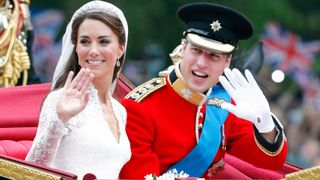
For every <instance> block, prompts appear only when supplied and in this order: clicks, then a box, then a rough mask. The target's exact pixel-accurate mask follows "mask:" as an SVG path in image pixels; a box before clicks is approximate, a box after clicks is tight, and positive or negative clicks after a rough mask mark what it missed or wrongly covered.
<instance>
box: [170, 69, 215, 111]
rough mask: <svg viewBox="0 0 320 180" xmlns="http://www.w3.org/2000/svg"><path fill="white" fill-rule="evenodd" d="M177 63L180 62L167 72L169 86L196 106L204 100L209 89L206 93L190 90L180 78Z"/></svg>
mask: <svg viewBox="0 0 320 180" xmlns="http://www.w3.org/2000/svg"><path fill="white" fill-rule="evenodd" d="M179 64H180V63H177V64H176V66H175V68H174V70H172V71H171V72H170V73H169V74H168V81H169V84H170V86H171V87H172V88H173V89H174V91H175V92H176V93H177V94H179V95H180V96H181V97H182V98H183V99H185V100H186V101H188V102H190V103H192V104H194V105H197V106H199V105H202V104H203V103H204V102H205V101H206V99H207V95H208V94H210V92H211V89H210V90H209V91H210V92H207V93H206V95H205V94H202V93H199V92H195V91H192V90H191V89H190V88H189V87H188V85H187V83H185V81H184V80H183V78H182V75H181V73H180V69H179Z"/></svg>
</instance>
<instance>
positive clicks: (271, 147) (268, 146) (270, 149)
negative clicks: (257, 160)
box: [253, 114, 285, 156]
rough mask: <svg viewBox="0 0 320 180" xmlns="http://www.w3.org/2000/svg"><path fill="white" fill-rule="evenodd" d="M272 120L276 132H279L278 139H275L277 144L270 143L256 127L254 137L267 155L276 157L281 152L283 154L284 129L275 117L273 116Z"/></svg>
mask: <svg viewBox="0 0 320 180" xmlns="http://www.w3.org/2000/svg"><path fill="white" fill-rule="evenodd" d="M272 120H273V122H274V124H275V127H276V131H277V137H276V139H275V142H273V143H270V142H268V141H267V140H266V139H265V138H264V137H263V136H262V135H261V134H260V133H259V131H258V129H257V128H256V127H255V126H253V127H254V137H255V141H256V143H257V145H258V147H259V148H260V149H261V150H262V151H264V152H265V153H266V154H269V155H270V156H275V155H277V154H278V153H279V152H281V149H282V147H283V145H284V139H285V137H284V133H283V127H282V125H281V123H280V121H279V120H278V119H277V118H276V117H275V115H273V114H272Z"/></svg>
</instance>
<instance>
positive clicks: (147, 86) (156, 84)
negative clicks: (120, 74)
mask: <svg viewBox="0 0 320 180" xmlns="http://www.w3.org/2000/svg"><path fill="white" fill-rule="evenodd" d="M165 85H166V81H165V78H164V77H157V78H153V79H151V80H150V81H147V82H145V83H143V84H141V85H140V86H138V87H136V88H135V89H134V90H133V91H131V92H130V93H129V94H128V95H126V96H125V98H126V99H132V100H134V101H136V102H140V101H142V100H143V99H144V98H145V97H147V96H148V95H149V94H151V93H152V92H154V91H156V90H157V89H159V88H161V87H163V86H165Z"/></svg>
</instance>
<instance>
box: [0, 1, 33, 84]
mask: <svg viewBox="0 0 320 180" xmlns="http://www.w3.org/2000/svg"><path fill="white" fill-rule="evenodd" d="M13 2H14V8H13V10H12V14H11V16H10V20H9V26H8V28H7V29H5V30H4V32H3V34H2V35H1V37H0V46H1V50H0V52H1V54H0V55H2V56H4V57H5V59H4V61H3V62H0V63H1V64H0V87H13V86H15V85H16V84H17V83H18V80H19V78H20V75H21V74H23V79H22V85H26V84H27V81H28V69H30V66H31V65H30V58H29V56H28V53H27V49H26V47H25V45H24V44H23V43H22V42H21V40H19V39H18V38H17V33H18V32H19V31H18V29H19V28H20V27H19V24H20V23H19V21H20V19H19V15H20V14H19V13H20V11H19V4H18V0H13Z"/></svg>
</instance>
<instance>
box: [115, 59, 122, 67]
mask: <svg viewBox="0 0 320 180" xmlns="http://www.w3.org/2000/svg"><path fill="white" fill-rule="evenodd" d="M116 65H117V67H120V65H121V63H120V61H119V59H118V60H117V63H116Z"/></svg>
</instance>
